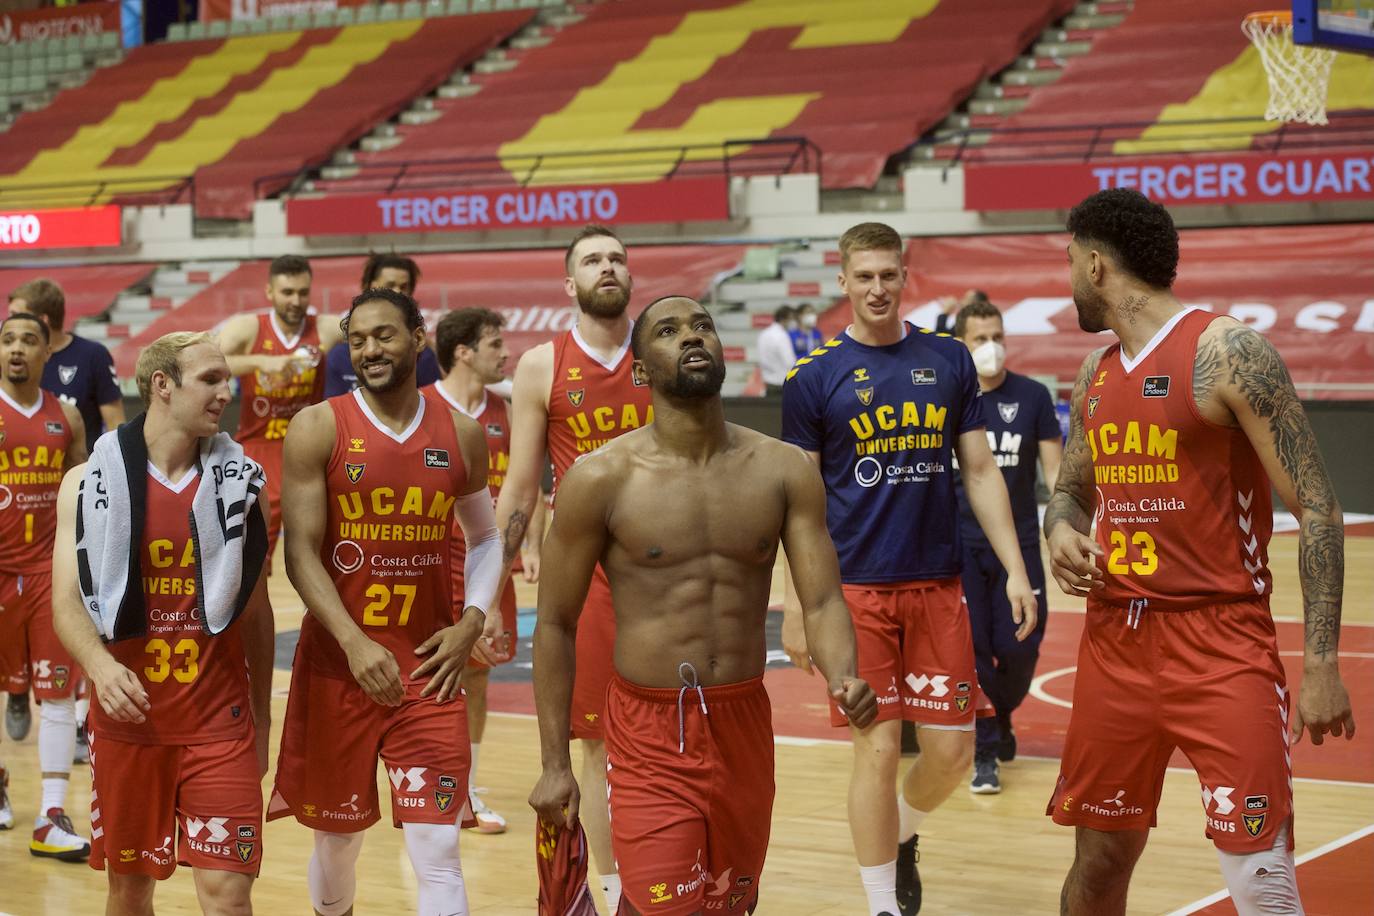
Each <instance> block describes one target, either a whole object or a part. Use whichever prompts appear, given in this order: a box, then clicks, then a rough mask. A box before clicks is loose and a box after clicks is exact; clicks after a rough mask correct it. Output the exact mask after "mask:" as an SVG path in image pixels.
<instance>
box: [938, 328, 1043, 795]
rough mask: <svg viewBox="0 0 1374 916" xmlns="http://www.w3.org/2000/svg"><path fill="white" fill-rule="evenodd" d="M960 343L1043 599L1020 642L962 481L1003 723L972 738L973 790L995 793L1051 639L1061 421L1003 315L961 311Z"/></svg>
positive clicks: (979, 660)
mask: <svg viewBox="0 0 1374 916" xmlns="http://www.w3.org/2000/svg"><path fill="white" fill-rule="evenodd" d="M954 336H955V337H956V338H958V339H959V340H961V341H963V343H964V346H966V347H968V349H969V353H970V354H971V355H972V356H973V365H974V368H975V369H977V370H978V386H979V387H980V388H981V389H982V391H983V417H984V418H985V419H986V420H987V424H988V428H987V435H988V447H989V448H991V449H992V452H993V454H994V455H995V456H996V458H997V466H998V467H1000V468H1001V469H1002V478H1003V479H1004V480H1005V481H1006V482H1007V492H1008V493H1009V494H1010V495H1011V514H1012V517H1013V518H1014V519H1015V520H1016V540H1017V541H1018V542H1019V543H1020V545H1021V557H1022V559H1023V560H1024V562H1025V565H1026V575H1027V576H1028V577H1029V578H1030V584H1031V588H1032V589H1033V590H1034V591H1035V597H1036V600H1037V602H1038V607H1039V614H1038V615H1037V616H1038V618H1039V622H1038V623H1037V624H1036V626H1035V629H1034V630H1033V631H1032V632H1031V634H1030V636H1028V637H1026V639H1025V640H1018V639H1017V638H1016V627H1015V626H1014V625H1013V624H1012V622H1011V613H1010V609H1009V608H1008V607H1007V598H1006V587H1007V574H1006V570H1005V569H1003V568H1002V564H1001V563H999V562H998V560H997V557H996V555H995V554H994V553H993V550H992V547H991V545H990V544H989V543H988V539H987V537H985V536H984V534H983V529H982V528H981V527H979V525H978V519H976V518H975V517H974V515H973V507H972V506H971V505H970V504H969V501H968V494H967V493H965V492H964V488H963V485H962V481H960V480H959V478H958V477H957V476H956V477H955V485H956V487H957V492H958V495H959V516H960V525H959V534H960V539H961V540H962V542H963V549H964V572H963V583H964V600H965V601H966V602H967V603H968V613H969V621H970V623H971V624H972V627H973V659H974V663H975V664H976V665H977V667H978V684H979V686H980V687H982V688H983V692H984V693H985V694H987V697H988V699H989V700H990V701H991V702H992V708H993V709H994V710H996V712H997V717H996V718H995V719H994V718H991V717H989V718H980V719H979V720H978V722H977V726H976V732H977V737H976V738H975V741H974V752H973V780H972V781H971V782H970V783H969V791H971V792H973V793H974V794H975V795H992V794H996V793H998V792H1000V791H1002V783H1001V778H1000V775H999V773H998V766H997V761H998V760H1002V761H1007V760H1011V759H1013V758H1015V757H1016V736H1015V734H1014V733H1013V732H1012V728H1011V714H1012V711H1013V710H1014V709H1016V707H1018V706H1020V705H1021V701H1022V700H1024V699H1025V698H1026V693H1027V692H1028V691H1029V690H1030V684H1031V678H1032V677H1034V676H1035V662H1036V660H1037V659H1038V658H1039V657H1040V640H1041V639H1043V638H1044V636H1045V616H1046V613H1047V612H1048V610H1049V608H1048V605H1047V601H1046V596H1045V567H1044V564H1043V563H1042V562H1041V561H1040V519H1039V516H1038V514H1037V512H1036V504H1035V462H1036V460H1037V459H1039V461H1040V464H1041V465H1042V466H1043V467H1044V469H1045V482H1046V483H1047V484H1048V485H1049V488H1050V492H1051V493H1052V492H1054V479H1055V477H1056V476H1058V474H1059V459H1060V457H1061V456H1062V455H1063V454H1064V446H1063V442H1062V440H1061V439H1060V431H1059V419H1058V417H1057V416H1056V415H1055V412H1054V401H1053V399H1052V398H1051V397H1050V392H1049V389H1048V388H1046V387H1045V386H1044V385H1042V384H1040V383H1039V382H1037V381H1035V380H1034V379H1030V378H1026V376H1024V375H1017V374H1016V373H1015V372H1008V371H1007V368H1006V356H1007V351H1006V347H1005V346H1004V345H1003V339H1002V338H1003V326H1002V313H1001V312H1000V311H998V309H997V306H995V305H993V304H992V303H990V302H987V301H983V302H974V303H971V304H969V305H966V306H964V307H963V308H962V309H960V310H959V314H958V315H957V316H956V317H955V319H954Z"/></svg>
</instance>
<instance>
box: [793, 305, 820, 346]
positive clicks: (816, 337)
mask: <svg viewBox="0 0 1374 916" xmlns="http://www.w3.org/2000/svg"><path fill="white" fill-rule="evenodd" d="M822 342H823V340H822V338H821V332H820V329H819V328H817V327H816V309H815V307H813V306H812V305H811V303H809V302H807V303H805V304H804V305H802V307H801V308H799V309H797V326H796V328H794V329H793V331H792V349H793V350H795V351H796V353H797V358H798V359H800V358H801V357H803V356H805V355H806V354H808V353H810V352H811V351H812V350H814V349H816V348H817V347H819V346H820V345H821V343H822Z"/></svg>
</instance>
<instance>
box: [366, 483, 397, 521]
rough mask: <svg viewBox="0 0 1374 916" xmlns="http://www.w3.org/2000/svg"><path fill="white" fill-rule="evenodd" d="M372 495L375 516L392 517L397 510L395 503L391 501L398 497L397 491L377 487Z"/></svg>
mask: <svg viewBox="0 0 1374 916" xmlns="http://www.w3.org/2000/svg"><path fill="white" fill-rule="evenodd" d="M370 495H371V497H372V514H373V515H390V514H391V513H392V511H393V510H394V509H395V507H396V506H395V503H393V502H392V501H391V500H392V497H394V496H395V495H396V491H395V490H393V489H391V487H377V488H376V489H374V490H373V491H372V493H371V494H370Z"/></svg>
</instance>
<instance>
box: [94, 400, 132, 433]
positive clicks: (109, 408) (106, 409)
mask: <svg viewBox="0 0 1374 916" xmlns="http://www.w3.org/2000/svg"><path fill="white" fill-rule="evenodd" d="M100 419H101V422H103V423H104V424H105V428H106V429H107V430H108V429H115V428H116V427H118V426H120V425H121V424H123V423H124V421H125V420H126V419H128V418H127V417H125V416H124V399H123V398H120V399H118V400H115V401H111V402H110V403H108V404H101V405H100Z"/></svg>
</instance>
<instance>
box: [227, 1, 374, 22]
mask: <svg viewBox="0 0 1374 916" xmlns="http://www.w3.org/2000/svg"><path fill="white" fill-rule="evenodd" d="M372 2H373V0H200V18H201V19H202V20H203V21H206V22H208V21H210V20H212V19H258V18H261V17H264V16H268V17H270V16H298V15H300V14H301V13H332V12H333V11H334V10H337V9H342V8H343V7H346V6H365V5H367V4H369V3H372ZM382 2H383V3H392V2H395V3H399V2H400V0H382Z"/></svg>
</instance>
